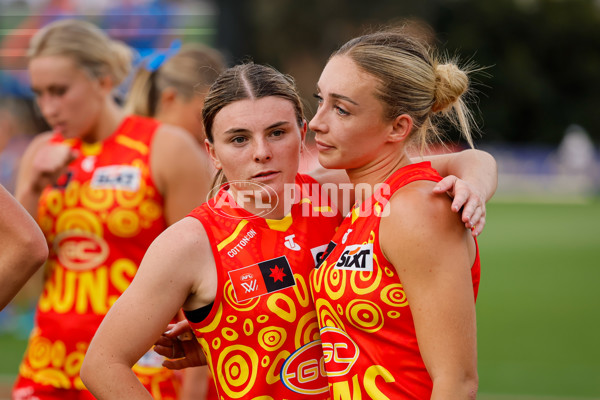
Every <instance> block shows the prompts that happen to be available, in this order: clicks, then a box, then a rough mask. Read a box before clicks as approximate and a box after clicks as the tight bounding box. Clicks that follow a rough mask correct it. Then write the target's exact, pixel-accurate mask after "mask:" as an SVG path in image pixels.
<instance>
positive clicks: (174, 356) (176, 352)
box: [154, 320, 207, 369]
mask: <svg viewBox="0 0 600 400" xmlns="http://www.w3.org/2000/svg"><path fill="white" fill-rule="evenodd" d="M154 351H155V352H157V353H158V354H160V355H161V356H163V357H166V358H168V360H165V361H164V362H163V364H162V365H163V367H166V368H169V369H184V368H190V367H199V366H201V365H206V363H207V362H206V356H205V355H204V352H203V351H202V348H201V347H200V343H198V340H196V337H195V336H194V332H193V331H192V328H190V325H189V323H188V321H187V320H183V321H179V322H178V323H176V324H169V326H168V330H167V331H166V332H165V333H163V334H162V336H161V337H160V338H159V339H158V340H157V341H156V343H155V345H154Z"/></svg>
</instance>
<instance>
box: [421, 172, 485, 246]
mask: <svg viewBox="0 0 600 400" xmlns="http://www.w3.org/2000/svg"><path fill="white" fill-rule="evenodd" d="M433 192H434V193H444V192H446V193H448V195H449V196H450V197H452V198H453V200H452V206H451V208H452V211H454V212H459V211H460V210H461V209H462V221H463V222H464V224H465V227H467V228H468V229H471V234H472V235H473V237H476V236H477V235H479V234H480V233H481V231H483V227H484V226H485V199H486V196H485V195H484V194H483V193H480V192H479V191H478V190H477V188H476V187H475V186H474V185H472V184H470V183H469V182H466V181H464V180H462V179H459V178H458V177H456V176H454V175H448V176H447V177H445V178H444V179H442V180H441V181H439V182H438V184H437V185H436V186H435V187H434V188H433Z"/></svg>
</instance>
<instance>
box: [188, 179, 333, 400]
mask: <svg viewBox="0 0 600 400" xmlns="http://www.w3.org/2000/svg"><path fill="white" fill-rule="evenodd" d="M296 185H297V187H298V188H300V193H301V195H300V196H299V197H300V199H299V201H298V202H297V203H295V204H294V205H293V206H292V208H291V212H290V213H289V214H288V215H287V216H286V217H284V218H283V219H281V220H269V219H265V218H261V217H259V216H257V215H254V214H251V213H249V212H247V211H246V210H244V209H243V208H242V207H239V206H237V205H236V204H235V202H233V200H232V199H231V196H230V195H229V193H228V191H227V190H225V189H221V190H220V191H219V192H218V193H217V195H216V196H215V197H214V198H213V199H212V200H210V201H209V202H207V203H206V204H204V205H202V206H201V207H198V208H197V209H195V210H194V211H193V212H192V213H191V214H190V216H192V217H194V218H197V219H198V220H199V221H200V222H201V223H202V224H203V226H204V229H205V230H206V232H207V234H208V237H209V239H210V241H211V244H212V248H213V255H214V258H215V262H216V267H217V273H218V278H219V288H218V292H217V295H216V299H215V302H214V304H213V305H212V309H211V311H210V313H209V314H208V316H207V317H206V318H205V319H204V320H202V321H201V322H193V321H190V325H191V326H192V327H193V329H194V331H195V334H196V336H197V338H198V340H199V342H200V344H201V346H202V348H203V350H204V352H205V353H206V355H207V359H208V364H209V367H210V369H211V372H212V375H213V377H214V380H215V383H216V387H217V391H218V395H219V398H220V399H241V398H248V399H250V398H261V399H265V400H266V399H277V400H283V399H306V398H311V399H328V398H329V388H328V386H327V385H328V384H327V379H326V377H325V375H324V370H323V364H322V363H323V353H322V351H321V342H320V340H319V328H318V324H317V319H316V313H315V309H314V305H313V302H312V299H311V296H310V289H309V286H308V285H309V282H308V276H309V273H310V271H311V270H313V269H314V268H315V266H316V265H317V264H318V263H319V262H320V260H321V259H322V256H323V253H324V251H325V249H326V247H327V245H328V243H329V241H330V239H331V237H332V236H333V233H334V232H335V230H336V228H337V226H338V225H339V223H340V221H341V218H340V216H339V213H337V212H332V210H331V209H330V204H322V203H321V200H323V201H325V202H327V198H326V196H325V197H321V196H319V191H320V186H319V185H318V183H316V182H315V181H314V180H312V178H310V177H308V176H305V175H298V176H297V177H296Z"/></svg>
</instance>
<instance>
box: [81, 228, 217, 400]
mask: <svg viewBox="0 0 600 400" xmlns="http://www.w3.org/2000/svg"><path fill="white" fill-rule="evenodd" d="M216 285H217V277H216V269H215V262H214V258H213V255H212V250H211V246H210V243H209V240H208V237H207V235H206V232H205V230H204V228H203V226H202V224H201V223H200V222H199V221H198V220H196V219H195V218H192V217H188V218H184V219H182V220H181V221H179V222H177V223H176V224H174V225H173V226H171V227H169V228H168V229H166V230H165V231H164V232H163V233H162V234H161V235H159V236H158V238H157V239H156V240H155V241H154V242H153V243H152V245H150V247H149V248H148V251H147V252H146V255H145V256H144V259H143V260H142V263H141V265H140V268H139V270H138V272H137V273H136V276H135V278H134V279H133V282H132V283H131V285H130V286H129V287H128V288H127V290H126V291H125V292H124V293H123V294H122V295H121V297H119V299H118V300H117V301H116V302H115V304H114V305H113V306H112V307H111V309H110V311H109V312H108V314H107V315H106V317H105V318H104V320H103V322H102V324H101V325H100V327H99V328H98V331H97V332H96V334H95V336H94V339H93V340H92V342H91V344H90V347H89V349H88V351H87V354H86V357H85V360H84V363H83V365H82V370H81V378H82V380H83V382H84V383H85V385H86V387H87V388H88V389H89V390H90V391H91V392H92V393H93V394H94V396H96V398H98V399H128V400H132V399H151V396H150V394H149V393H148V392H147V391H146V390H145V389H144V387H143V386H142V385H141V383H140V382H139V380H138V379H137V378H136V376H135V374H134V373H133V371H132V370H131V367H132V366H133V364H135V363H136V362H137V361H138V360H139V358H140V357H141V356H142V355H143V354H144V353H145V352H146V351H147V350H149V349H150V348H151V347H152V345H153V344H154V343H155V342H156V340H157V339H158V338H159V337H160V335H161V334H162V333H163V332H164V330H165V329H166V327H167V325H168V324H169V322H170V321H171V320H172V318H173V317H174V316H175V315H176V314H177V312H178V310H179V309H180V308H181V307H182V305H184V304H186V306H187V307H197V308H199V307H202V306H205V305H207V304H209V303H210V302H211V301H214V298H215V294H216V290H217V287H216Z"/></svg>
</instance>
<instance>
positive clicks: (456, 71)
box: [431, 63, 469, 112]
mask: <svg viewBox="0 0 600 400" xmlns="http://www.w3.org/2000/svg"><path fill="white" fill-rule="evenodd" d="M435 83H436V84H435V93H434V102H433V104H432V106H431V111H433V112H441V111H445V110H446V109H448V108H449V107H451V106H452V105H454V103H456V101H457V100H458V99H459V98H460V96H462V95H463V94H464V93H465V92H466V91H467V89H468V88H469V77H468V76H467V74H466V73H465V72H464V71H462V70H461V69H460V68H459V67H458V66H457V65H456V64H453V63H447V64H438V65H437V66H436V68H435Z"/></svg>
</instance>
